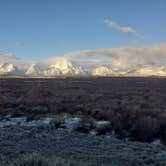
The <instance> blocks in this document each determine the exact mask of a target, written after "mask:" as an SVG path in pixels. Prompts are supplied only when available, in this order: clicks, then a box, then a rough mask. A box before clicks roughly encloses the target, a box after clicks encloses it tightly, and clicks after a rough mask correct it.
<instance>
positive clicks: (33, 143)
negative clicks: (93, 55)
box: [0, 77, 166, 165]
mask: <svg viewBox="0 0 166 166" xmlns="http://www.w3.org/2000/svg"><path fill="white" fill-rule="evenodd" d="M165 87H166V79H165V78H150V77H149V78H134V77H133V78H123V77H116V78H115V77H112V78H111V77H110V78H52V79H46V78H45V79H44V78H43V79H41V78H36V79H35V78H34V79H32V78H20V79H19V78H1V79H0V130H1V134H0V149H1V151H0V154H1V156H0V157H1V162H2V161H3V160H4V165H5V161H9V158H10V160H13V159H15V158H19V157H20V156H22V155H28V154H31V153H32V152H35V153H38V154H41V155H42V156H45V157H46V158H50V160H51V159H55V156H56V157H59V158H60V159H62V160H63V162H64V163H66V160H67V159H69V158H70V162H76V164H75V165H83V164H85V165H88V163H85V161H87V162H89V165H102V164H103V165H122V163H123V165H166V160H165V158H166V147H165V144H166V102H165V101H166V88H165ZM19 118H20V119H21V118H22V119H23V118H24V123H22V119H21V121H20V119H19ZM25 118H26V119H25ZM45 118H49V122H44V123H43V121H44V119H45ZM16 119H17V122H18V123H15V122H13V121H14V120H16ZM71 119H74V120H76V121H77V122H76V121H75V122H74V123H73V124H72V125H74V127H73V126H72V127H68V126H69V125H71V123H69V122H67V121H69V120H71ZM18 120H19V121H18ZM4 124H5V125H4ZM6 124H7V125H6ZM32 124H33V125H32ZM34 124H35V125H34ZM36 124H37V125H36ZM154 144H155V145H154ZM16 156H17V157H16ZM78 162H80V163H79V164H78ZM99 163H100V164H99ZM54 165H55V164H54ZM64 165H65V164H64ZM66 165H67V164H66ZM68 165H69V164H68ZM71 165H72V164H71Z"/></svg>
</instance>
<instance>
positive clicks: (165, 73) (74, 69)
mask: <svg viewBox="0 0 166 166" xmlns="http://www.w3.org/2000/svg"><path fill="white" fill-rule="evenodd" d="M80 66H81V65H78V64H75V63H73V62H72V61H70V60H69V59H67V58H57V59H56V60H55V61H54V63H53V64H51V65H49V66H45V67H44V68H43V67H42V66H41V65H39V64H32V65H31V66H30V67H29V68H28V69H27V70H26V71H23V70H21V69H20V70H18V68H17V67H16V66H15V65H13V64H11V63H0V75H19V74H21V75H27V76H29V77H31V76H33V77H59V76H105V77H106V76H108V77H109V76H144V77H146V76H159V77H160V76H161V77H166V67H164V66H150V65H149V66H137V67H135V68H132V69H126V70H120V69H116V68H111V67H108V66H103V65H102V66H98V67H96V68H94V67H92V68H91V67H90V68H88V67H84V68H83V67H80ZM89 69H90V70H89Z"/></svg>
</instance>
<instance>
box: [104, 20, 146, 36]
mask: <svg viewBox="0 0 166 166" xmlns="http://www.w3.org/2000/svg"><path fill="white" fill-rule="evenodd" d="M104 23H105V24H106V25H107V26H109V27H111V28H114V29H115V30H117V31H119V32H121V33H123V34H126V35H129V36H133V37H137V38H143V37H142V36H141V35H139V34H138V33H137V31H136V30H135V29H134V28H132V27H129V26H121V25H119V24H118V23H117V22H114V21H112V20H109V19H105V20H104Z"/></svg>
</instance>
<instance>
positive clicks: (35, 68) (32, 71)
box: [25, 64, 41, 76]
mask: <svg viewBox="0 0 166 166" xmlns="http://www.w3.org/2000/svg"><path fill="white" fill-rule="evenodd" d="M25 74H26V75H32V76H37V75H40V74H41V70H40V67H39V66H37V65H36V64H32V65H31V66H30V67H29V68H28V69H27V71H26V73H25Z"/></svg>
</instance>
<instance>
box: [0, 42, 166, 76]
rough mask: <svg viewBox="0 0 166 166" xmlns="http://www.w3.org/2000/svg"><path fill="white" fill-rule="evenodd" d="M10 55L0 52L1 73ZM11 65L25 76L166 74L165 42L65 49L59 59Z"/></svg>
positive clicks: (11, 55) (15, 62)
mask: <svg viewBox="0 0 166 166" xmlns="http://www.w3.org/2000/svg"><path fill="white" fill-rule="evenodd" d="M13 58H14V56H13V54H10V53H9V54H7V53H6V54H4V53H0V64H1V65H0V71H1V73H0V74H1V75H2V74H3V71H4V70H5V69H6V68H8V67H7V66H6V64H5V67H3V66H4V64H3V63H4V62H3V63H2V60H3V61H4V59H11V60H10V62H11V63H12V59H13ZM12 64H14V66H15V67H13V66H12V72H13V70H14V69H17V71H18V69H19V70H23V71H24V72H22V73H24V74H26V75H43V76H57V75H58V76H59V75H71V76H74V75H88V74H90V75H103V76H104V75H105V76H109V75H113V76H114V75H117V76H118V75H124V76H149V75H156V76H166V44H165V43H163V44H156V45H151V46H147V47H144V46H130V47H120V48H108V49H98V50H81V51H75V52H69V53H67V54H65V55H64V56H63V57H61V58H58V57H55V58H54V57H53V58H50V59H47V60H41V61H40V62H33V64H32V63H30V62H20V61H19V60H17V61H16V60H15V61H13V63H12ZM24 64H25V65H24ZM21 65H22V66H23V67H21ZM10 66H11V65H10ZM10 66H9V68H10ZM25 66H27V67H26V68H25ZM9 68H8V71H10V70H9ZM4 73H5V74H6V73H7V72H5V71H4ZM13 73H15V72H13Z"/></svg>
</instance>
